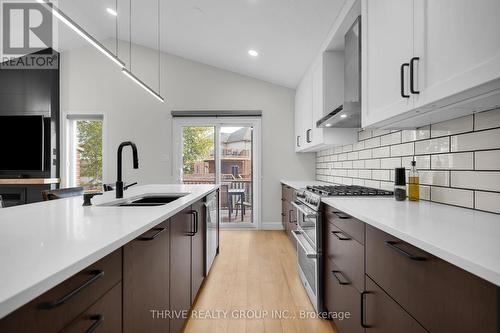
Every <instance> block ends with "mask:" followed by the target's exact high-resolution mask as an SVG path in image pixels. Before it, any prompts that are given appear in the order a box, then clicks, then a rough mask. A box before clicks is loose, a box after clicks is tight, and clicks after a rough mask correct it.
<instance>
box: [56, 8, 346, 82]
mask: <svg viewBox="0 0 500 333" xmlns="http://www.w3.org/2000/svg"><path fill="white" fill-rule="evenodd" d="M344 2H345V0H160V18H161V19H160V20H161V29H160V39H161V43H160V44H161V48H162V50H163V51H165V52H168V53H171V54H174V55H178V56H181V57H184V58H187V59H191V60H195V61H199V62H202V63H205V64H208V65H212V66H216V67H219V68H222V69H226V70H230V71H233V72H236V73H240V74H243V75H248V76H251V77H255V78H258V79H262V80H265V81H268V82H271V83H275V84H279V85H282V86H286V87H291V88H295V87H296V86H297V84H298V82H299V81H300V78H301V77H302V75H303V74H304V72H305V71H306V69H307V67H308V66H309V65H310V63H311V62H312V60H313V58H314V56H315V55H316V54H317V53H318V51H319V50H320V47H321V45H322V43H323V42H324V40H325V38H326V36H327V33H328V31H329V30H330V28H331V26H332V24H333V22H334V21H335V19H336V17H337V15H338V13H339V11H340V9H341V8H342V5H343V4H344ZM59 3H60V5H59V7H60V8H61V9H62V10H63V11H64V12H65V13H66V14H67V15H68V16H70V17H71V18H73V19H74V20H75V21H76V22H77V23H78V24H80V25H81V26H82V27H83V28H84V29H85V30H87V31H88V32H89V33H90V34H92V35H94V36H96V37H97V38H98V39H106V38H110V37H112V38H115V37H116V35H117V32H118V38H119V39H121V40H126V41H129V22H132V25H131V27H132V30H131V31H132V41H133V43H136V44H139V45H143V46H147V47H151V48H157V45H158V35H157V22H158V15H157V14H158V11H157V8H158V3H157V0H132V1H130V0H72V1H61V0H60V2H59ZM130 5H131V8H132V10H131V11H130ZM108 7H109V8H113V9H116V11H117V12H118V16H117V17H114V16H113V15H110V14H109V13H108V12H107V11H106V8H108ZM130 13H131V14H132V15H130ZM130 19H131V20H130ZM75 36H76V35H75ZM75 38H77V37H75ZM64 44H67V45H68V46H71V45H72V43H71V41H65V42H64ZM75 45H76V44H75ZM250 49H253V50H256V51H258V52H259V55H258V56H257V57H251V56H250V55H249V54H248V50H250Z"/></svg>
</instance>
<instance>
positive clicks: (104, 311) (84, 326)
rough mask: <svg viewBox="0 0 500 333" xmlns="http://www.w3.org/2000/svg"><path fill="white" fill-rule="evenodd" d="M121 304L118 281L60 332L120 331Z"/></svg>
mask: <svg viewBox="0 0 500 333" xmlns="http://www.w3.org/2000/svg"><path fill="white" fill-rule="evenodd" d="M121 306H122V284H121V283H119V284H117V285H116V286H114V287H113V289H111V290H110V291H108V292H107V293H106V294H105V295H104V296H103V297H102V298H101V299H100V300H98V301H97V302H95V303H94V304H93V305H92V306H91V307H90V308H88V309H87V310H85V311H84V312H83V313H82V314H81V315H79V316H78V318H76V319H75V320H74V321H73V322H72V323H71V324H69V325H68V326H67V327H65V328H64V329H63V330H62V331H61V333H82V332H95V333H117V332H122V312H121V309H122V307H121ZM150 332H151V331H150Z"/></svg>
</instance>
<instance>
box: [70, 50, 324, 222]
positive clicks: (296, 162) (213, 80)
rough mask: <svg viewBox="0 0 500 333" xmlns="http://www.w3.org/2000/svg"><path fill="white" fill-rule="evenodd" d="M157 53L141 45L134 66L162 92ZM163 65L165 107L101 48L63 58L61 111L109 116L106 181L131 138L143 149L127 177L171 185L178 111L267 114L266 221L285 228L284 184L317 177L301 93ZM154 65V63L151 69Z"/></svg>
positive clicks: (198, 68)
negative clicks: (298, 142)
mask: <svg viewBox="0 0 500 333" xmlns="http://www.w3.org/2000/svg"><path fill="white" fill-rule="evenodd" d="M155 56H157V55H155V53H154V52H152V51H151V50H150V49H145V48H142V47H134V55H133V59H135V60H134V62H133V69H134V68H136V69H137V70H142V73H143V78H146V79H145V81H148V82H150V83H151V85H152V86H153V88H156V87H157V74H156V73H157V72H156V71H155V70H153V68H154V69H155V66H156V64H157V61H155ZM162 63H163V66H162V83H161V84H162V89H161V92H162V95H163V96H164V97H165V99H166V102H165V103H160V102H158V101H157V100H156V99H154V98H153V97H152V96H151V95H149V94H148V93H147V92H146V91H144V90H142V89H141V88H140V87H139V86H137V85H136V84H135V83H133V82H132V81H131V80H130V79H128V78H127V77H125V76H124V75H123V74H121V73H120V70H119V69H118V67H116V66H115V65H114V64H113V63H112V62H111V61H109V60H108V59H107V58H106V57H105V56H103V55H102V54H101V53H99V52H98V51H96V50H95V49H93V48H89V47H85V48H82V49H75V50H71V51H64V52H63V53H62V55H61V112H62V113H63V114H65V113H76V114H89V113H90V114H96V113H97V114H104V116H105V127H106V132H107V133H106V136H107V138H106V139H105V141H106V142H105V147H104V152H105V156H104V159H105V160H104V178H105V179H104V181H105V182H114V181H115V180H116V148H117V147H118V144H119V143H120V142H122V141H125V140H131V141H133V142H135V143H136V144H137V146H138V149H139V169H138V170H133V169H132V162H131V159H130V155H131V154H129V153H128V152H125V156H124V178H125V180H126V181H129V182H131V181H138V182H139V183H142V184H146V183H168V182H171V160H172V156H171V152H172V146H173V145H172V142H171V122H172V118H171V115H170V111H171V110H183V109H185V110H194V109H204V110H207V109H217V110H262V112H263V116H262V132H263V137H262V140H263V141H262V143H263V152H262V175H263V180H262V195H263V197H262V203H263V205H262V222H263V223H272V222H276V223H278V222H279V221H280V220H281V201H280V198H281V193H280V190H281V189H280V183H279V181H280V179H305V180H307V179H314V176H315V156H314V155H312V154H296V153H295V152H294V93H295V92H294V91H293V90H291V89H288V88H283V87H280V86H276V85H273V84H270V83H267V82H263V81H260V80H256V79H253V78H250V77H246V76H242V75H239V74H235V73H232V72H229V71H225V70H221V69H218V68H215V67H211V66H208V65H204V64H201V63H197V62H193V61H190V60H186V59H183V58H180V57H176V56H173V55H169V54H163V55H162ZM147 64H154V66H149V68H146V67H147ZM141 65H142V66H141ZM144 65H146V67H144ZM147 72H149V79H148V76H147V74H146V73H147ZM155 72H156V73H155ZM155 80H156V81H155ZM63 163H64V161H63Z"/></svg>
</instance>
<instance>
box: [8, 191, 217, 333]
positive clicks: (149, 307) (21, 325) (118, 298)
mask: <svg viewBox="0 0 500 333" xmlns="http://www.w3.org/2000/svg"><path fill="white" fill-rule="evenodd" d="M205 214H206V209H205V199H203V200H200V201H198V202H196V203H194V204H192V205H191V206H188V207H186V208H185V209H184V210H182V211H180V212H179V213H177V214H176V215H174V216H172V217H171V218H170V219H168V220H166V221H164V222H162V223H160V224H158V225H156V226H155V227H153V228H152V229H150V230H149V231H147V232H145V233H144V234H142V235H141V236H139V237H137V238H136V239H134V240H132V241H130V242H129V243H127V244H125V245H124V246H123V247H122V248H120V249H118V250H116V251H115V252H113V253H111V254H109V255H108V256H106V257H104V258H103V259H101V260H99V261H97V262H95V263H94V264H92V265H90V266H89V267H87V268H85V269H83V270H82V271H81V272H79V273H77V274H75V275H73V276H72V277H70V278H68V279H67V280H66V281H64V282H62V283H61V284H59V285H57V286H55V287H54V288H52V289H51V290H49V291H47V292H46V293H44V294H43V295H41V296H39V297H37V298H36V299H34V300H32V301H31V302H29V303H28V304H26V305H24V306H23V307H21V308H19V309H18V310H16V311H14V312H13V313H11V314H9V315H7V316H6V317H4V318H2V319H0V332H44V333H56V332H63V333H73V332H75V333H76V332H96V333H108V332H109V333H119V332H125V333H135V332H152V333H154V332H162V333H168V332H171V333H178V332H181V331H182V329H183V326H184V324H185V322H186V320H187V318H188V315H189V311H190V309H191V306H192V304H193V302H194V300H195V299H196V296H197V294H198V292H199V290H200V287H201V285H202V284H203V280H204V278H205V271H206V267H205V260H206V259H205V258H206V250H205V248H206V239H205V238H206V216H205ZM217 233H218V228H217ZM212 236H214V235H212ZM217 239H218V234H217ZM122 316H123V317H122Z"/></svg>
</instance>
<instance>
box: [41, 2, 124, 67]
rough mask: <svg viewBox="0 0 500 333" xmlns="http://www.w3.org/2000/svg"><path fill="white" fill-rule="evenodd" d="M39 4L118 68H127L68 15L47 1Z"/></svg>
mask: <svg viewBox="0 0 500 333" xmlns="http://www.w3.org/2000/svg"><path fill="white" fill-rule="evenodd" d="M37 2H38V3H41V4H43V5H44V6H45V8H46V9H47V10H49V11H50V12H51V13H52V15H53V16H55V17H56V18H57V19H58V20H59V21H61V22H62V23H64V24H65V25H66V26H67V27H69V28H70V29H71V30H73V31H74V32H76V33H77V34H78V35H80V36H81V37H82V38H83V39H85V40H86V41H87V42H88V43H89V44H90V45H92V46H93V47H95V48H96V49H97V50H99V51H100V52H101V53H102V54H104V55H105V56H106V57H108V58H109V59H111V60H112V61H113V62H114V63H115V64H116V65H117V66H118V67H120V68H125V64H124V63H123V61H121V60H120V59H118V58H117V57H116V56H115V55H114V54H113V53H111V52H110V51H109V50H108V49H107V48H106V47H105V46H104V45H102V44H101V43H100V42H99V41H98V40H97V39H95V38H94V37H92V36H91V35H90V34H88V33H87V32H86V31H85V30H83V28H82V27H80V26H79V25H78V24H77V23H76V22H75V21H73V20H72V19H70V18H69V17H68V16H67V15H66V14H64V13H63V12H62V11H61V10H60V9H59V8H57V7H56V6H54V4H52V3H50V2H48V1H45V0H37Z"/></svg>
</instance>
